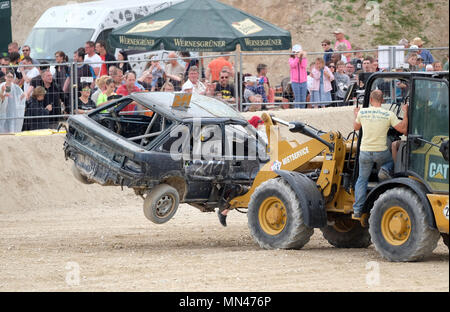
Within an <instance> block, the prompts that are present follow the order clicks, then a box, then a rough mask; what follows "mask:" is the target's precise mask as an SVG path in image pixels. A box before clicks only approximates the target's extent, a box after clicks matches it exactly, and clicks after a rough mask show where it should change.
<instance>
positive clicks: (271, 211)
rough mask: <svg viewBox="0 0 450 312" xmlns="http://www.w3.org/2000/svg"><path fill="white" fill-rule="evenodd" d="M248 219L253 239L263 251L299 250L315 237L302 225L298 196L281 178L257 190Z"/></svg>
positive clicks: (311, 229)
mask: <svg viewBox="0 0 450 312" xmlns="http://www.w3.org/2000/svg"><path fill="white" fill-rule="evenodd" d="M247 216H248V227H249V229H250V233H251V235H252V236H253V238H254V240H255V241H256V242H257V243H258V244H259V245H260V246H261V247H262V248H264V249H300V248H302V247H303V246H304V245H305V244H306V243H308V242H309V239H310V237H311V235H312V234H313V233H314V229H313V228H310V227H308V226H306V225H305V224H304V222H303V217H302V208H301V207H300V203H299V200H298V198H297V195H296V194H295V192H294V191H293V190H292V188H291V187H290V186H289V184H288V183H287V182H285V181H284V180H283V179H281V178H277V179H271V180H268V181H266V182H264V183H263V184H261V185H260V186H259V187H258V188H257V189H256V190H255V192H254V193H253V195H252V197H251V199H250V203H249V206H248V213H247Z"/></svg>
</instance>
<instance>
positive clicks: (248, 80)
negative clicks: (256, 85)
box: [244, 76, 258, 82]
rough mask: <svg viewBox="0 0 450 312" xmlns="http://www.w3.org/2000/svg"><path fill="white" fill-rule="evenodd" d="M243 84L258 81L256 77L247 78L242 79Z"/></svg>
mask: <svg viewBox="0 0 450 312" xmlns="http://www.w3.org/2000/svg"><path fill="white" fill-rule="evenodd" d="M244 81H245V82H257V81H258V77H256V76H247V77H245V79H244Z"/></svg>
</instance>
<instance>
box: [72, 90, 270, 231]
mask: <svg viewBox="0 0 450 312" xmlns="http://www.w3.org/2000/svg"><path fill="white" fill-rule="evenodd" d="M266 149H267V142H266V140H265V138H263V137H261V136H260V135H259V134H258V132H257V131H256V129H255V128H254V127H253V126H251V125H250V124H249V123H248V122H247V120H246V119H245V118H244V117H243V116H242V115H241V114H240V113H238V112H237V111H235V110H234V109H233V108H232V107H230V106H229V105H228V104H226V103H224V102H221V101H219V100H216V99H214V98H209V97H206V96H201V95H196V94H184V93H165V92H161V93H156V92H151V93H149V92H142V93H139V92H138V93H134V94H132V95H130V96H127V97H123V98H120V99H118V100H115V101H113V102H111V103H109V104H107V105H104V106H102V107H99V108H97V109H96V110H94V111H92V112H90V113H89V114H86V115H76V116H71V117H70V118H69V119H68V129H67V135H66V138H65V142H64V152H65V156H66V160H69V159H70V160H72V161H73V165H72V171H73V174H74V176H75V177H76V178H77V179H78V180H79V181H80V182H82V183H85V184H92V183H98V184H100V185H103V186H120V187H122V189H123V188H124V187H128V188H132V189H134V191H135V193H136V195H138V196H141V197H142V198H143V199H144V214H145V216H146V217H147V218H148V219H149V220H151V221H152V222H154V223H157V224H162V223H165V222H167V221H169V220H170V219H171V218H172V217H173V216H174V215H175V213H176V211H177V209H178V206H179V204H180V203H188V204H190V205H192V206H194V207H196V208H198V209H200V210H201V211H203V212H211V211H214V210H215V209H216V208H219V210H220V211H222V210H224V209H227V208H228V205H229V204H228V202H229V201H230V200H231V199H232V198H234V197H236V196H239V195H242V194H245V193H246V192H247V191H248V189H249V188H250V187H251V185H252V183H253V180H254V178H255V176H256V175H257V173H258V172H259V170H260V168H261V167H262V166H263V165H264V164H265V163H266V162H268V161H269V157H268V155H267V153H266V152H267V150H266Z"/></svg>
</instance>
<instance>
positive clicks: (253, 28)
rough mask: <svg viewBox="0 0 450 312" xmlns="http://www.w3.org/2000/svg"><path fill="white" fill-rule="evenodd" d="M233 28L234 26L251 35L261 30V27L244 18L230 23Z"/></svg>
mask: <svg viewBox="0 0 450 312" xmlns="http://www.w3.org/2000/svg"><path fill="white" fill-rule="evenodd" d="M231 26H233V27H234V28H236V29H237V30H238V31H239V32H240V33H242V34H244V35H246V36H247V35H251V34H255V33H257V32H260V31H261V30H263V29H262V28H261V27H259V26H258V25H256V24H255V23H253V22H252V21H251V20H250V19H248V18H247V19H245V20H243V21H241V22H235V23H233V24H231Z"/></svg>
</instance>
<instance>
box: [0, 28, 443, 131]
mask: <svg viewBox="0 0 450 312" xmlns="http://www.w3.org/2000/svg"><path fill="white" fill-rule="evenodd" d="M333 34H334V36H335V41H334V45H333V44H332V42H331V41H330V40H329V39H325V40H323V41H322V48H323V52H324V54H323V56H320V57H314V59H313V60H310V61H311V62H310V63H308V53H307V52H306V51H304V50H303V49H302V46H301V45H300V44H296V45H294V46H293V48H292V53H291V55H290V57H289V62H288V64H286V69H287V70H289V73H290V77H289V79H288V80H286V81H284V82H285V83H284V84H283V82H282V83H281V87H276V86H273V85H272V84H271V83H270V82H269V79H268V77H267V74H268V70H269V68H268V66H267V65H266V64H263V63H261V64H258V65H257V67H256V68H255V73H254V74H251V73H242V81H241V80H240V77H241V73H235V72H234V64H232V63H231V61H230V59H229V56H228V55H226V54H222V55H221V56H220V57H218V58H215V59H213V60H212V61H211V62H209V64H208V65H207V66H206V68H205V66H203V60H199V59H195V58H191V57H190V53H189V52H179V53H176V52H170V53H169V54H168V56H167V58H166V59H165V60H164V61H163V60H160V59H159V58H158V57H157V56H153V57H151V58H150V59H149V60H148V62H147V63H146V66H145V69H144V70H143V72H142V73H140V74H139V75H138V74H137V73H136V72H135V71H133V70H132V67H131V66H130V63H129V61H128V54H127V51H120V52H118V53H117V59H116V57H115V56H114V55H111V54H109V53H108V50H107V46H106V43H105V42H102V41H99V42H96V43H94V42H92V41H88V42H86V44H85V46H84V47H80V48H79V49H77V50H76V51H74V52H73V61H74V62H75V63H69V57H68V56H67V55H66V54H65V53H64V52H63V51H57V52H55V54H54V56H55V64H56V66H50V64H49V63H47V62H39V61H38V60H35V59H33V58H32V55H31V48H30V47H29V46H23V47H22V48H21V49H20V47H19V45H18V44H17V43H15V42H13V43H11V44H10V45H9V46H8V56H3V57H0V66H2V67H1V70H0V133H8V132H20V131H27V130H36V129H46V128H55V127H57V125H58V123H59V121H61V120H62V119H63V117H64V115H68V114H74V113H77V114H83V113H87V112H89V111H91V110H93V109H96V108H98V107H100V106H103V105H105V104H107V103H109V102H110V101H113V100H115V99H117V98H120V97H122V96H127V95H129V94H131V93H133V92H139V91H148V92H157V91H165V92H173V91H183V92H187V93H197V94H202V95H206V96H210V97H215V98H218V99H221V100H222V101H225V102H227V103H230V104H235V103H236V102H238V103H239V104H240V105H241V110H243V111H247V110H248V111H257V110H269V109H275V108H280V107H281V108H307V107H308V108H312V107H325V106H330V105H331V106H340V105H342V103H343V101H342V100H343V98H344V96H345V93H346V89H347V88H348V87H349V86H350V85H351V84H353V83H355V82H356V83H361V82H362V81H361V79H360V77H362V76H361V74H365V73H373V72H377V71H380V70H384V69H380V68H379V63H378V59H377V54H376V53H375V55H370V54H364V53H362V52H360V50H362V49H361V48H359V47H352V45H351V43H350V42H349V41H348V40H347V39H346V37H345V34H344V32H343V30H341V29H337V30H336V31H334V32H333ZM398 44H399V45H402V46H404V47H405V49H408V50H405V61H406V66H404V67H403V68H401V69H396V70H409V71H443V70H447V71H448V54H447V61H446V63H445V64H444V65H443V64H442V63H441V62H439V61H435V59H434V57H433V55H432V54H431V52H430V51H429V50H427V49H425V48H423V45H424V44H425V43H424V42H423V41H422V40H421V38H414V39H413V40H412V41H411V42H409V41H408V40H406V39H402V40H400V42H399V43H398ZM20 50H21V52H20ZM351 51H354V52H351ZM183 58H188V59H183ZM55 64H53V65H55ZM236 76H237V77H238V79H239V80H238V81H235V79H234V78H235V77H236ZM233 82H236V83H233ZM240 94H242V99H240V96H239V95H240ZM236 99H237V101H236ZM276 102H281V103H279V104H278V105H276V106H275V105H274V104H275V103H276ZM291 102H294V104H290V103H291ZM73 103H77V105H73ZM284 103H287V104H284ZM23 116H26V117H28V118H26V119H25V120H24V119H23V118H20V117H23Z"/></svg>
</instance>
